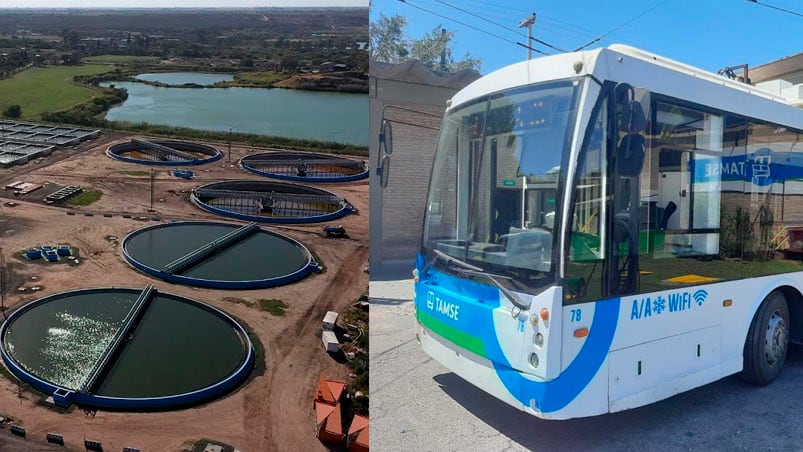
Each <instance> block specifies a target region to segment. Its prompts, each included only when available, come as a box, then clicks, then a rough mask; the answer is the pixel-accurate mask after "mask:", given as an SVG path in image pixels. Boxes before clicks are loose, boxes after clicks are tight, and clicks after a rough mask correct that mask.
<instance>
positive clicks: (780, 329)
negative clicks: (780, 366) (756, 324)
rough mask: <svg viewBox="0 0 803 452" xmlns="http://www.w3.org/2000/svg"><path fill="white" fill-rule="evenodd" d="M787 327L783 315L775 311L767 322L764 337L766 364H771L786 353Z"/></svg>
mask: <svg viewBox="0 0 803 452" xmlns="http://www.w3.org/2000/svg"><path fill="white" fill-rule="evenodd" d="M787 336H788V328H787V326H786V322H785V321H784V319H783V317H781V315H780V314H779V313H778V311H775V312H773V313H772V317H770V321H769V322H768V324H767V334H766V336H765V337H764V354H765V355H766V357H767V364H769V365H773V364H775V363H776V362H777V361H778V360H780V359H783V357H784V354H786V346H787V342H788V340H787Z"/></svg>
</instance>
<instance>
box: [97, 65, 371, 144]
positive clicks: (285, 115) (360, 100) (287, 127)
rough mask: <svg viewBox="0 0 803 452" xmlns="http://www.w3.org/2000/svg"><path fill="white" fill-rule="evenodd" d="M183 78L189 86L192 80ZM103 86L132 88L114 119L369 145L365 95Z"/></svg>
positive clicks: (113, 112)
mask: <svg viewBox="0 0 803 452" xmlns="http://www.w3.org/2000/svg"><path fill="white" fill-rule="evenodd" d="M143 75H147V74H143ZM158 75H160V76H164V75H165V74H158ZM210 75H215V76H218V75H220V74H210ZM181 80H182V82H180V83H186V81H184V80H187V79H186V78H184V79H181ZM160 81H162V80H160ZM102 85H103V86H109V85H114V86H115V87H117V88H125V89H126V90H128V99H127V100H126V101H125V102H124V103H123V104H122V105H119V106H117V107H114V108H112V109H110V110H109V111H108V112H107V114H106V119H107V120H109V121H130V122H147V123H150V124H160V125H169V126H175V127H190V128H193V129H202V130H216V131H228V130H229V129H230V128H231V130H232V131H233V132H244V133H256V134H261V135H275V136H282V137H290V138H299V139H311V140H320V141H336V142H340V143H349V144H355V145H360V146H367V145H368V96H367V95H366V94H350V93H331V92H322V91H303V90H291V89H281V88H273V89H270V88H162V87H155V86H151V85H147V84H145V83H137V82H104V83H102Z"/></svg>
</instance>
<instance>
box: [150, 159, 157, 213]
mask: <svg viewBox="0 0 803 452" xmlns="http://www.w3.org/2000/svg"><path fill="white" fill-rule="evenodd" d="M155 177H156V175H155V173H154V172H153V168H151V209H150V211H151V212H153V195H154V193H153V186H154V184H155Z"/></svg>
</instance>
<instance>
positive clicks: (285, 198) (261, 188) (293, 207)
mask: <svg viewBox="0 0 803 452" xmlns="http://www.w3.org/2000/svg"><path fill="white" fill-rule="evenodd" d="M190 199H191V200H192V202H193V203H194V204H195V205H197V206H198V207H200V208H202V209H204V210H206V211H209V212H213V213H216V214H218V215H223V216H227V217H232V218H239V219H241V220H248V221H259V222H263V223H314V222H318V221H329V220H334V219H336V218H340V217H342V216H344V215H346V214H348V213H350V212H353V208H352V207H351V206H350V205H349V204H348V202H346V200H345V199H343V198H341V197H339V196H336V195H334V194H332V193H329V192H328V191H326V190H321V189H319V188H313V187H307V186H304V185H298V184H290V183H283V182H267V181H251V180H233V181H224V182H213V183H211V184H206V185H202V186H200V187H197V188H195V189H194V190H193V191H192V195H191V196H190Z"/></svg>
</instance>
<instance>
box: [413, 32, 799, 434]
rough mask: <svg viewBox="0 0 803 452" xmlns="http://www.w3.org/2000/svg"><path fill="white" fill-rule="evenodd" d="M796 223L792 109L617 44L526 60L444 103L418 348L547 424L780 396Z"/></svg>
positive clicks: (420, 284)
mask: <svg viewBox="0 0 803 452" xmlns="http://www.w3.org/2000/svg"><path fill="white" fill-rule="evenodd" d="M796 225H803V111H801V110H798V109H797V108H794V107H793V106H791V105H789V104H788V103H787V102H786V101H785V98H783V97H780V96H779V95H774V94H771V93H769V92H765V91H763V90H761V89H757V88H756V87H753V86H751V85H749V84H746V83H742V82H739V81H735V80H730V79H726V78H723V77H720V76H717V75H715V74H712V73H708V72H705V71H702V70H699V69H696V68H693V67H690V66H687V65H684V64H681V63H678V62H674V61H671V60H668V59H666V58H662V57H660V56H656V55H652V54H649V53H646V52H643V51H640V50H637V49H634V48H630V47H626V46H621V45H613V46H610V47H608V48H602V49H597V50H593V51H585V52H577V53H567V54H561V55H554V56H549V57H544V58H539V59H535V60H531V61H526V62H522V63H518V64H514V65H512V66H509V67H506V68H504V69H501V70H498V71H496V72H493V73H491V74H489V75H487V76H485V77H483V78H481V79H479V80H477V81H475V82H474V83H472V84H471V85H469V86H467V87H466V88H465V89H463V90H461V91H460V92H458V93H457V94H456V95H455V96H454V97H453V98H452V99H451V101H450V103H449V105H448V109H447V111H446V115H445V118H444V120H443V125H442V127H441V131H440V138H439V142H438V147H437V152H436V156H435V160H434V164H433V169H432V177H431V181H430V188H429V195H428V199H427V208H426V216H425V220H424V232H423V242H422V249H421V253H420V255H419V257H418V260H417V264H416V270H415V280H416V285H415V291H416V294H415V307H416V317H417V321H418V325H417V334H416V335H417V337H418V340H419V341H420V343H421V346H422V347H423V349H424V350H425V351H426V352H427V353H428V354H429V355H431V356H432V357H433V358H435V359H436V360H437V361H439V362H440V363H442V364H443V365H445V366H446V367H447V368H449V369H450V370H451V371H453V372H455V373H456V374H458V375H460V376H461V377H462V378H464V379H465V380H467V381H469V382H471V383H472V384H474V385H476V386H478V387H479V388H481V389H483V390H485V391H487V392H488V393H490V394H492V395H493V396H495V397H497V398H499V399H501V400H503V401H505V402H507V403H509V404H510V405H513V406H515V407H517V408H519V409H521V410H523V411H526V412H528V413H531V414H533V415H535V416H538V417H541V418H548V419H567V418H574V417H581V416H592V415H597V414H602V413H608V412H615V411H620V410H625V409H629V408H634V407H638V406H642V405H645V404H649V403H652V402H656V401H658V400H662V399H665V398H667V397H670V396H672V395H674V394H677V393H679V392H682V391H686V390H689V389H692V388H695V387H698V386H701V385H704V384H707V383H710V382H713V381H716V380H718V379H720V378H723V377H725V376H727V375H731V374H735V373H739V372H741V375H742V376H743V377H744V378H745V379H746V380H748V381H750V382H753V383H756V384H759V385H764V384H768V383H770V382H771V381H773V380H774V379H775V378H776V377H777V376H778V375H779V373H780V372H781V369H782V367H783V365H784V360H785V357H786V352H787V348H788V344H789V342H790V341H793V342H800V341H801V339H803V296H801V290H803V265H801V261H799V260H795V259H794V258H796V257H797V255H798V254H803V234H800V236H799V237H798V232H797V231H798V229H796ZM787 237H792V240H791V241H790V240H787Z"/></svg>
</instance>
